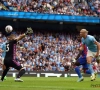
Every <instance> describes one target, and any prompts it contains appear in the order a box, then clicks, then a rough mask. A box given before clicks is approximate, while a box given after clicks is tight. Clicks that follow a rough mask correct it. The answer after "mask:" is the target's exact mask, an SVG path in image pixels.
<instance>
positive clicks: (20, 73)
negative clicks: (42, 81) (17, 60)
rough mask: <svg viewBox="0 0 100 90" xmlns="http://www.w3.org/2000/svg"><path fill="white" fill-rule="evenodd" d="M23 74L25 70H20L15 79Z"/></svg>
mask: <svg viewBox="0 0 100 90" xmlns="http://www.w3.org/2000/svg"><path fill="white" fill-rule="evenodd" d="M24 73H25V69H22V70H21V71H20V72H19V74H18V75H17V78H20V77H21V76H22V75H23V74H24Z"/></svg>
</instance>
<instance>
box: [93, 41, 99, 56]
mask: <svg viewBox="0 0 100 90" xmlns="http://www.w3.org/2000/svg"><path fill="white" fill-rule="evenodd" d="M94 43H95V44H96V45H97V56H98V55H99V51H100V44H99V42H97V41H94Z"/></svg>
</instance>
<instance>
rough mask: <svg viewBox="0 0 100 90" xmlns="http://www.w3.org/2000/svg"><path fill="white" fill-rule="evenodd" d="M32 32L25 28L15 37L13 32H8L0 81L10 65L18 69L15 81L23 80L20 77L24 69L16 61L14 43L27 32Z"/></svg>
mask: <svg viewBox="0 0 100 90" xmlns="http://www.w3.org/2000/svg"><path fill="white" fill-rule="evenodd" d="M30 33H33V30H32V29H31V28H27V31H26V33H24V34H22V35H20V36H18V37H17V38H16V37H15V35H14V34H9V36H7V39H8V42H7V43H6V55H5V58H4V64H3V67H4V70H3V73H2V76H1V81H3V80H4V77H5V76H6V74H7V72H8V71H9V69H10V67H13V68H15V69H17V70H18V71H19V73H18V75H17V77H16V79H15V81H16V82H23V80H21V79H20V77H21V76H22V75H23V74H24V73H25V69H24V68H23V67H22V66H21V65H20V64H19V63H18V62H17V61H16V44H17V42H18V41H19V40H21V39H23V38H24V37H25V36H26V35H27V34H30Z"/></svg>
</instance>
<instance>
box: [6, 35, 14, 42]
mask: <svg viewBox="0 0 100 90" xmlns="http://www.w3.org/2000/svg"><path fill="white" fill-rule="evenodd" d="M7 39H8V40H9V41H11V40H14V39H15V35H14V34H11V35H10V36H8V37H7Z"/></svg>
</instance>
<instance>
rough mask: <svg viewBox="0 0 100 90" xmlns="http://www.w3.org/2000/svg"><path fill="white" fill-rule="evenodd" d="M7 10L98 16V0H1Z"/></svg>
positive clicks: (99, 2) (99, 6)
mask: <svg viewBox="0 0 100 90" xmlns="http://www.w3.org/2000/svg"><path fill="white" fill-rule="evenodd" d="M1 2H2V4H3V5H4V6H5V7H6V8H7V9H6V10H9V11H24V12H36V13H50V14H66V15H78V16H95V17H97V16H100V0H1Z"/></svg>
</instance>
